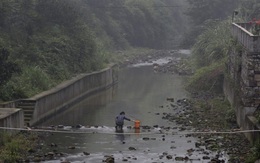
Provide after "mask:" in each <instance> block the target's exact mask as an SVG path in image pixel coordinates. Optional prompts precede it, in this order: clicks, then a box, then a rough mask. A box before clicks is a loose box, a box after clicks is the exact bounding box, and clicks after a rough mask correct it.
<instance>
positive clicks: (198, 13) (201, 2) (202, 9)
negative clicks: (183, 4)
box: [187, 0, 239, 25]
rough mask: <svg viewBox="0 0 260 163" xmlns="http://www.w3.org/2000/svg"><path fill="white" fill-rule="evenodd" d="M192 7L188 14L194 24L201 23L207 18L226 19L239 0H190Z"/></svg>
mask: <svg viewBox="0 0 260 163" xmlns="http://www.w3.org/2000/svg"><path fill="white" fill-rule="evenodd" d="M188 2H189V4H190V8H189V9H188V11H187V15H189V16H190V17H191V21H192V22H193V23H194V25H201V24H203V23H204V22H206V21H207V20H209V19H211V20H225V19H226V18H227V17H228V16H231V15H232V12H233V10H234V9H235V8H236V7H237V5H238V2H239V1H237V0H210V1H205V0H196V1H194V0H188Z"/></svg>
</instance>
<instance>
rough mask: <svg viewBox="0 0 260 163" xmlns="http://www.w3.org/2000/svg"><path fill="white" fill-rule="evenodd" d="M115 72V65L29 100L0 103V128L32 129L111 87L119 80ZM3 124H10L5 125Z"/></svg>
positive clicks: (67, 82)
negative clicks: (6, 112)
mask: <svg viewBox="0 0 260 163" xmlns="http://www.w3.org/2000/svg"><path fill="white" fill-rule="evenodd" d="M117 73H118V66H117V65H113V66H111V67H109V68H106V69H103V70H101V71H98V72H93V73H90V74H81V75H78V76H77V77H75V78H73V79H72V80H69V81H66V82H64V83H62V84H60V85H58V86H56V87H55V88H53V89H51V90H48V91H45V92H42V93H40V94H37V95H35V96H33V97H31V98H28V99H22V100H17V101H14V102H7V103H4V104H0V126H2V127H24V126H25V125H27V126H35V125H37V124H39V123H41V122H43V121H45V120H46V119H48V118H49V117H51V116H53V115H55V114H57V113H59V112H62V111H64V110H66V109H67V108H69V107H70V106H72V105H74V104H75V103H77V102H79V101H80V100H82V99H84V98H86V97H88V96H91V95H93V94H95V93H97V92H99V91H102V90H104V89H107V88H109V87H111V86H112V85H113V84H115V83H117V81H118V74H117ZM3 108H4V109H3ZM7 108H9V109H7ZM11 108H12V109H11ZM15 108H16V109H18V108H19V109H20V111H18V112H21V113H20V114H19V115H20V116H16V115H15V114H17V113H16V112H17V110H14V109H15ZM19 109H18V110H19ZM6 110H9V111H10V112H9V114H8V115H6V116H1V115H2V114H3V113H4V112H5V111H6ZM6 121H8V122H9V123H4V122H6ZM14 123H16V124H15V125H14Z"/></svg>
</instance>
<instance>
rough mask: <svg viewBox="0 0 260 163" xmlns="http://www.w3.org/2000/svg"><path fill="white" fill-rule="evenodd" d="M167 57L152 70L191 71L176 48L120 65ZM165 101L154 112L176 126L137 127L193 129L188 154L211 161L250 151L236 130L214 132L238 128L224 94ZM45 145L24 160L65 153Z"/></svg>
mask: <svg viewBox="0 0 260 163" xmlns="http://www.w3.org/2000/svg"><path fill="white" fill-rule="evenodd" d="M167 56H172V57H173V58H174V59H171V60H169V62H168V63H167V64H163V65H158V64H153V68H154V73H170V74H173V73H174V74H179V75H191V74H192V73H193V72H192V69H191V68H190V66H189V65H188V64H187V62H186V59H187V58H186V55H185V56H184V57H183V56H181V54H180V53H178V51H154V52H153V53H150V54H147V55H143V56H142V57H138V58H135V59H133V60H125V62H123V63H122V64H121V65H120V67H124V66H129V65H131V64H134V63H142V62H149V63H151V62H152V61H154V60H156V59H159V58H162V57H167ZM165 100H167V101H168V102H169V103H168V105H167V106H159V108H158V109H160V108H161V107H164V108H166V107H168V109H169V112H165V113H162V114H158V116H162V119H163V120H166V121H170V122H174V123H177V124H178V125H179V126H180V127H178V128H171V127H163V126H141V129H142V130H148V132H149V130H150V129H153V128H158V127H160V128H161V132H162V136H165V135H166V134H164V133H169V131H170V132H172V131H176V130H178V131H179V132H183V133H185V132H194V133H192V134H186V135H185V136H186V137H189V136H195V137H197V138H199V141H198V142H196V143H195V147H196V148H194V149H189V150H188V151H187V153H189V154H190V155H192V153H193V152H194V151H202V152H203V154H204V156H203V159H204V160H208V161H209V162H212V163H213V162H223V161H224V160H223V159H222V158H221V157H222V156H223V155H228V156H229V157H230V158H229V162H231V163H233V162H234V163H240V162H241V163H242V162H245V160H246V157H247V156H248V155H249V152H250V144H249V142H248V141H247V140H246V138H245V137H244V135H243V134H240V133H222V134H221V133H217V132H235V131H239V127H238V126H237V125H236V123H235V117H234V114H233V112H232V110H231V109H230V107H229V105H228V103H227V102H226V101H225V98H224V97H222V96H220V95H218V96H214V95H212V94H211V93H210V92H207V93H197V92H196V93H191V96H190V98H187V99H173V98H171V97H169V98H167V99H165ZM63 127H64V126H54V127H53V128H52V129H53V130H57V129H60V130H63ZM72 127H75V128H80V127H82V126H80V125H79V126H72ZM85 127H86V126H85ZM96 127H99V126H96ZM173 134H174V132H173ZM163 139H164V137H162V141H163ZM40 140H44V137H41V138H40ZM147 140H150V141H152V138H149V137H144V138H143V141H147ZM49 146H50V147H53V149H54V150H53V151H50V152H48V153H40V152H35V153H32V154H31V156H30V157H29V158H28V159H27V161H29V160H34V161H35V162H36V161H37V160H38V161H42V160H52V159H58V158H60V157H64V156H66V154H64V153H60V152H58V151H55V147H56V146H57V145H56V144H55V142H54V143H52V144H49ZM39 147H40V146H39ZM204 147H205V148H206V149H208V150H211V151H216V153H217V154H216V156H215V158H210V157H208V156H207V155H208V154H207V152H206V151H205V150H204ZM69 148H70V149H73V148H75V147H74V146H71V147H69ZM173 148H174V147H173ZM51 149H52V148H51ZM129 150H135V148H134V147H131V146H129ZM31 151H33V150H31ZM36 153H37V154H36ZM82 155H89V153H88V152H87V151H86V152H83V153H82ZM160 157H161V158H167V159H169V160H171V159H174V160H177V161H188V160H190V159H191V158H189V157H188V156H187V157H179V156H174V155H170V154H168V153H167V152H164V153H162V154H161V155H160ZM131 159H133V160H134V159H135V158H128V159H127V158H122V160H123V161H128V160H131ZM103 161H104V162H114V161H115V160H114V158H113V157H112V156H104V160H103ZM61 162H62V161H61ZM63 162H65V161H63Z"/></svg>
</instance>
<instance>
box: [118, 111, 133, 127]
mask: <svg viewBox="0 0 260 163" xmlns="http://www.w3.org/2000/svg"><path fill="white" fill-rule="evenodd" d="M124 120H127V121H131V119H129V118H126V117H125V112H121V113H120V114H119V115H118V116H116V131H123V126H124Z"/></svg>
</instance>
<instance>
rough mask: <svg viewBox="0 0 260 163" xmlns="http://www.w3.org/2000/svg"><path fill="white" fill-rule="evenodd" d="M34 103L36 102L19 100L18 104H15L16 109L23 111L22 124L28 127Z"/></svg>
mask: <svg viewBox="0 0 260 163" xmlns="http://www.w3.org/2000/svg"><path fill="white" fill-rule="evenodd" d="M35 103H36V101H34V100H21V101H20V102H19V103H18V104H17V106H16V107H17V108H21V109H23V111H24V124H26V125H28V124H29V122H30V120H31V118H32V115H33V112H34V108H35Z"/></svg>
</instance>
